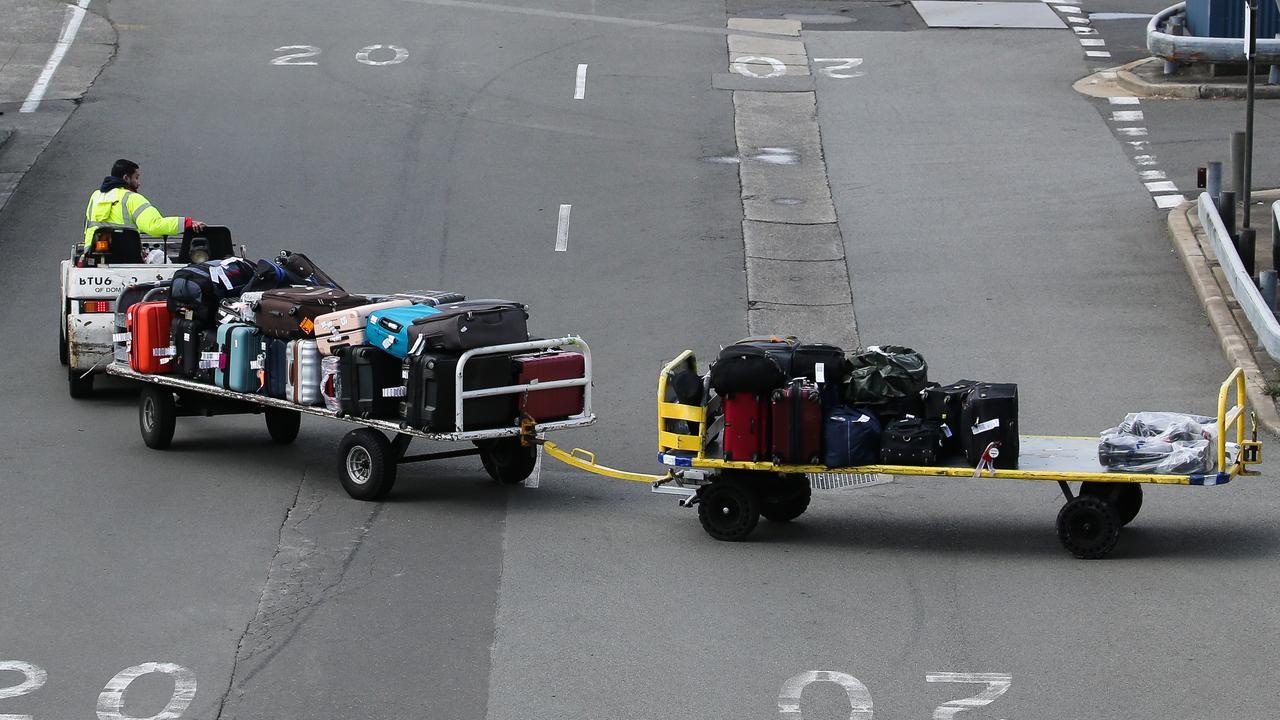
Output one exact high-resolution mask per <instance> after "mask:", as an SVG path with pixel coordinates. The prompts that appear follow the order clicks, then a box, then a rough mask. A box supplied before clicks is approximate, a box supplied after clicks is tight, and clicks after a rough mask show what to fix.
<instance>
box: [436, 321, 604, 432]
mask: <svg viewBox="0 0 1280 720" xmlns="http://www.w3.org/2000/svg"><path fill="white" fill-rule="evenodd" d="M564 347H577V348H578V349H579V350H581V351H582V358H583V369H582V377H580V378H573V379H570V380H551V381H548V382H537V381H534V382H532V383H525V384H523V385H506V386H503V387H496V388H481V389H479V390H465V389H464V388H465V387H466V386H465V385H463V384H462V378H463V375H462V373H463V371H464V370H465V369H466V366H467V361H468V360H470V359H471V358H473V357H476V356H478V355H498V354H505V353H519V352H528V351H531V350H552V349H555V348H564ZM453 380H454V385H453V387H454V413H453V420H454V431H455V432H457V433H462V432H464V430H463V428H464V427H465V424H464V423H463V420H462V411H463V405H464V404H465V401H466V400H469V399H471V398H483V397H494V396H497V395H519V394H522V393H525V392H531V391H534V390H555V389H556V388H567V387H580V388H582V412H580V413H578V414H577V415H574V416H573V418H575V419H576V418H589V417H592V412H591V348H590V347H589V346H588V345H587V342H586V341H585V340H583V339H582V338H580V337H578V336H576V335H569V336H566V337H562V338H552V339H550V340H531V341H529V342H521V343H510V344H507V345H491V346H488V347H481V348H475V349H472V350H468V351H466V352H464V353H462V356H461V357H459V358H458V365H457V367H456V368H455V369H454V377H453Z"/></svg>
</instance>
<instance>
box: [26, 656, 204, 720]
mask: <svg viewBox="0 0 1280 720" xmlns="http://www.w3.org/2000/svg"><path fill="white" fill-rule="evenodd" d="M6 671H8V672H13V673H20V674H21V675H22V677H23V680H22V682H20V683H18V684H17V685H9V686H5V687H0V702H2V701H4V700H7V699H9V698H16V697H22V696H23V695H30V694H31V693H33V692H35V691H37V690H39V689H40V688H42V687H44V684H45V683H46V682H48V680H49V673H47V672H45V671H44V668H42V667H40V666H38V665H32V664H31V663H29V662H23V661H21V660H0V676H2V675H3V673H4V672H6ZM153 673H160V674H162V675H169V676H170V677H172V678H173V696H172V697H170V698H169V702H168V703H167V704H166V705H165V706H164V709H163V710H161V711H160V712H158V713H156V714H154V715H148V716H147V717H145V718H140V717H136V716H134V715H126V714H125V713H124V695H125V693H126V692H128V691H129V686H130V685H132V684H133V681H134V680H137V679H138V678H140V677H142V676H143V675H151V674H153ZM195 696H196V675H195V673H193V672H191V671H190V670H188V669H187V668H184V667H182V666H181V665H175V664H173V663H158V662H149V663H142V664H141V665H134V666H133V667H130V668H125V669H124V670H121V671H120V672H118V673H116V676H115V677H113V678H111V681H110V682H108V683H107V685H106V687H104V688H102V693H101V694H99V695H98V720H178V718H180V717H182V713H184V712H186V711H187V707H188V706H190V705H191V701H192V700H193V699H194V698H195ZM0 720H32V717H31V716H30V715H22V714H14V713H0Z"/></svg>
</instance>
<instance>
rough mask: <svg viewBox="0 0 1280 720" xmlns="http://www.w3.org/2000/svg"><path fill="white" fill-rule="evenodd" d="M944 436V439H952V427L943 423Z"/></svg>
mask: <svg viewBox="0 0 1280 720" xmlns="http://www.w3.org/2000/svg"><path fill="white" fill-rule="evenodd" d="M942 436H943V437H945V438H948V439H950V437H951V426H950V425H948V424H946V423H942Z"/></svg>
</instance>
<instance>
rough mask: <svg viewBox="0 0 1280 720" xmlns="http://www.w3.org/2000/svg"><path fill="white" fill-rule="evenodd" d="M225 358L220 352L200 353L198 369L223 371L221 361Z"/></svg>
mask: <svg viewBox="0 0 1280 720" xmlns="http://www.w3.org/2000/svg"><path fill="white" fill-rule="evenodd" d="M225 357H226V356H225V355H223V354H222V353H220V352H202V353H200V369H201V370H224V369H226V368H225V367H224V366H223V364H222V360H223V358H225Z"/></svg>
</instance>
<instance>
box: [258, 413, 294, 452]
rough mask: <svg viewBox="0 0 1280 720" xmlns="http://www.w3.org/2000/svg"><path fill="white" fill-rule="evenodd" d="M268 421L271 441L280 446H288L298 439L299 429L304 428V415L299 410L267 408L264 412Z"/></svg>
mask: <svg viewBox="0 0 1280 720" xmlns="http://www.w3.org/2000/svg"><path fill="white" fill-rule="evenodd" d="M263 415H265V416H266V419H267V433H268V434H269V435H271V441H272V442H274V443H276V444H278V445H288V444H289V443H291V442H293V441H294V440H297V439H298V429H299V428H301V427H302V413H300V412H298V411H297V410H284V409H281V408H270V407H269V408H267V409H266V410H265V411H263Z"/></svg>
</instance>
